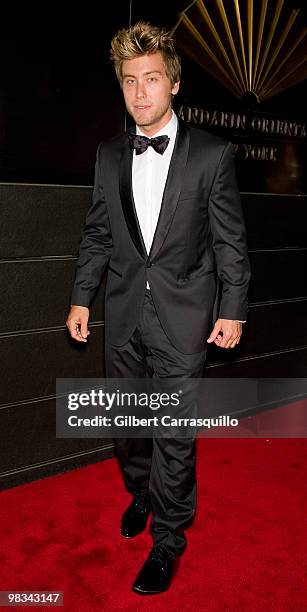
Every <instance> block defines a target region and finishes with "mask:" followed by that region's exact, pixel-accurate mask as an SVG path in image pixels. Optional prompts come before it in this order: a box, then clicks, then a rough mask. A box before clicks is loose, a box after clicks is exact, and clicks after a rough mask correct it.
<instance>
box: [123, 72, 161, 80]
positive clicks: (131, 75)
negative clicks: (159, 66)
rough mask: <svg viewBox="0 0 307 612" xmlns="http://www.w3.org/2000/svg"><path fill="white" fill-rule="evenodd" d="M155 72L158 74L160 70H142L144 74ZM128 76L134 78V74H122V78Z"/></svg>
mask: <svg viewBox="0 0 307 612" xmlns="http://www.w3.org/2000/svg"><path fill="white" fill-rule="evenodd" d="M155 72H157V73H158V74H162V72H161V70H149V71H148V72H144V75H145V76H148V74H154V73H155ZM128 77H129V78H131V77H133V78H135V75H134V74H123V78H124V79H127V78H128Z"/></svg>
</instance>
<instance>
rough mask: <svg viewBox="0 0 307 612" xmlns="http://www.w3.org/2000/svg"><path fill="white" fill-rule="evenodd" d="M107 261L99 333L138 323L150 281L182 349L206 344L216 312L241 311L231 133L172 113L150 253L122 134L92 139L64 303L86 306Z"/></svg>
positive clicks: (118, 335) (120, 334)
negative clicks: (88, 186)
mask: <svg viewBox="0 0 307 612" xmlns="http://www.w3.org/2000/svg"><path fill="white" fill-rule="evenodd" d="M129 131H134V132H135V126H134V127H133V128H131V130H128V132H129ZM106 270H107V279H106V290H105V337H106V340H107V341H108V342H109V343H111V344H113V345H115V346H122V345H124V344H125V343H126V342H127V341H128V340H129V338H130V337H131V335H132V333H133V332H134V330H135V327H136V325H137V323H138V320H139V317H140V314H141V308H142V304H143V301H144V293H145V288H146V283H147V280H148V281H149V285H150V289H151V293H152V298H153V302H154V305H155V308H156V311H157V314H158V317H159V320H160V323H161V325H162V327H163V329H164V331H165V333H166V334H167V336H168V338H169V340H170V341H171V343H172V344H173V345H174V346H175V348H176V349H177V350H179V351H180V352H182V353H186V354H188V353H197V352H199V351H202V350H204V349H205V347H206V346H208V345H207V343H206V341H207V338H208V336H209V334H210V332H211V331H212V326H213V324H214V323H215V320H216V319H217V318H224V319H238V320H245V319H246V316H247V309H248V299H247V291H248V284H249V279H250V265H249V259H248V254H247V246H246V231H245V224H244V218H243V213H242V207H241V201H240V194H239V191H238V186H237V181H236V174H235V168H234V161H233V145H232V143H231V142H229V141H228V140H226V139H224V138H220V137H218V136H216V135H213V134H211V133H210V132H207V131H206V130H200V129H197V128H194V127H190V126H188V125H187V124H185V123H184V122H183V121H181V120H180V119H179V120H178V129H177V135H176V140H175V145H174V150H173V154H172V158H171V162H170V167H169V172H168V176H167V180H166V184H165V189H164V193H163V199H162V203H161V209H160V215H159V219H158V223H157V227H156V230H155V234H154V238H153V242H152V245H151V249H150V252H149V253H147V252H146V248H145V244H144V241H143V237H142V233H141V229H140V226H139V222H138V217H137V213H136V208H135V204H134V200H133V193H132V151H131V150H130V147H129V140H128V134H127V133H125V134H123V135H121V136H118V137H116V138H113V139H112V140H109V141H108V142H102V143H100V144H99V146H98V149H97V156H96V165H95V181H94V189H93V195H92V201H91V205H90V207H89V210H88V213H87V216H86V220H85V223H84V226H83V230H82V234H81V240H80V247H79V255H78V260H77V264H76V272H75V281H74V286H73V290H72V295H71V304H76V305H80V306H88V307H89V306H90V304H91V301H92V299H93V297H94V295H95V293H96V290H97V288H98V286H99V284H100V283H101V280H102V277H103V274H104V272H105V271H106Z"/></svg>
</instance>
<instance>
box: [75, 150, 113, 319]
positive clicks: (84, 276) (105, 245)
mask: <svg viewBox="0 0 307 612" xmlns="http://www.w3.org/2000/svg"><path fill="white" fill-rule="evenodd" d="M112 247H113V242H112V235H111V229H110V222H109V216H108V210H107V205H106V201H105V196H104V191H103V185H102V180H101V143H100V145H99V146H98V149H97V154H96V164H95V179H94V189H93V194H92V201H91V205H90V207H89V210H88V212H87V215H86V219H85V223H84V225H83V229H82V233H81V239H80V245H79V252H78V259H77V263H76V269H75V279H74V285H73V290H72V293H71V299H70V303H71V305H78V306H87V307H89V305H90V302H91V300H92V298H93V297H94V295H95V293H96V290H97V288H98V286H99V285H100V283H101V280H102V277H103V274H104V272H105V269H106V267H107V265H108V262H109V259H110V257H111V253H112Z"/></svg>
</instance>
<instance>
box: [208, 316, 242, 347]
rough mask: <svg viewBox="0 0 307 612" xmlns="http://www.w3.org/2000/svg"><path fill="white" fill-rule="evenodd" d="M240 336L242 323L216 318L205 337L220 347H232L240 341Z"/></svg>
mask: <svg viewBox="0 0 307 612" xmlns="http://www.w3.org/2000/svg"><path fill="white" fill-rule="evenodd" d="M241 336H242V323H240V321H233V320H232V319H218V320H217V321H216V323H215V325H214V328H213V330H212V332H211V334H210V336H209V338H208V339H207V342H209V343H210V342H214V343H215V344H216V345H217V346H218V347H220V348H234V347H235V346H236V345H237V344H239V342H240V338H241Z"/></svg>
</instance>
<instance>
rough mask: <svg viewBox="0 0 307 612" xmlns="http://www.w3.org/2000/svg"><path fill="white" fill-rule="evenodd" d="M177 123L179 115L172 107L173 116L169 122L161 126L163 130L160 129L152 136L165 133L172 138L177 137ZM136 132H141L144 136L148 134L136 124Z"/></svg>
mask: <svg viewBox="0 0 307 612" xmlns="http://www.w3.org/2000/svg"><path fill="white" fill-rule="evenodd" d="M177 124H178V119H177V115H176V114H175V113H174V111H173V109H172V116H171V118H170V120H169V122H168V123H167V124H166V125H165V126H164V127H163V128H161V130H159V131H158V132H156V133H155V134H153V135H152V136H151V138H155V137H156V136H162V135H164V134H165V135H166V136H169V137H170V138H175V136H176V133H177ZM135 133H136V134H141V135H142V136H146V134H144V132H142V131H141V129H140V128H139V126H138V125H136V132H135Z"/></svg>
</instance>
